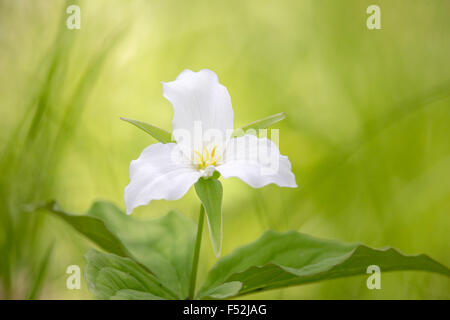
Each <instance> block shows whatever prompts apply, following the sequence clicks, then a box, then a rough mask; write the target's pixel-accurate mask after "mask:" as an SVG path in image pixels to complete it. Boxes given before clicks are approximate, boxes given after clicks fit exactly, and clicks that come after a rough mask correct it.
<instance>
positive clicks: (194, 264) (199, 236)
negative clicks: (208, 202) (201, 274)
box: [188, 205, 205, 300]
mask: <svg viewBox="0 0 450 320" xmlns="http://www.w3.org/2000/svg"><path fill="white" fill-rule="evenodd" d="M204 217H205V208H203V205H200V215H199V217H198V226H197V238H196V239H195V247H194V257H193V260H192V269H191V281H190V283H189V296H188V299H190V300H192V299H194V294H195V282H196V280H197V266H198V258H199V256H200V245H201V244H202V232H203V220H204Z"/></svg>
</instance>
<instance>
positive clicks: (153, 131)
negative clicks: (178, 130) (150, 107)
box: [120, 117, 173, 143]
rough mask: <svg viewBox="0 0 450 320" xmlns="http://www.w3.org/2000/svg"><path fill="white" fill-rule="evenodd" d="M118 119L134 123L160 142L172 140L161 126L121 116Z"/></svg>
mask: <svg viewBox="0 0 450 320" xmlns="http://www.w3.org/2000/svg"><path fill="white" fill-rule="evenodd" d="M120 119H122V120H123V121H126V122H129V123H131V124H133V125H135V126H136V127H138V128H139V129H142V130H144V131H145V132H146V133H148V134H149V135H151V136H152V137H153V138H155V139H156V140H158V141H159V142H162V143H170V142H173V141H172V134H171V133H170V132H168V131H166V130H164V129H161V128H158V127H156V126H154V125H151V124H149V123H145V122H141V121H137V120H132V119H127V118H123V117H121V118H120Z"/></svg>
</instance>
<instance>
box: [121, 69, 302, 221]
mask: <svg viewBox="0 0 450 320" xmlns="http://www.w3.org/2000/svg"><path fill="white" fill-rule="evenodd" d="M162 84H163V96H164V97H165V98H166V99H167V100H169V101H170V102H171V104H172V106H173V109H174V115H173V121H172V124H173V138H174V140H175V141H176V143H166V144H163V143H156V144H153V145H150V146H149V147H147V148H145V149H144V151H143V152H142V153H141V155H140V156H139V158H138V159H137V160H134V161H131V164H130V184H129V185H128V186H127V187H126V188H125V206H126V209H127V213H128V214H130V213H131V212H132V211H133V209H134V208H136V207H138V206H141V205H145V204H148V203H149V202H150V201H151V200H157V199H166V200H177V199H179V198H181V197H182V196H183V195H184V194H185V193H186V192H187V191H188V190H189V189H190V188H191V186H192V185H193V184H195V183H196V182H197V180H198V179H200V178H201V177H204V178H208V177H210V176H211V175H212V174H213V173H214V172H215V171H218V172H219V173H220V174H221V175H222V176H223V177H224V178H229V177H237V178H239V179H241V180H242V181H244V182H246V183H247V184H249V185H250V186H252V187H254V188H260V187H263V186H265V185H267V184H270V183H274V184H277V185H278V186H280V187H297V184H296V182H295V176H294V174H293V173H292V172H291V163H290V162H289V160H288V158H287V157H286V156H282V155H280V152H279V150H278V148H277V146H276V145H275V144H274V143H273V142H272V141H270V140H268V139H267V138H257V137H256V136H255V135H248V134H247V135H244V136H241V137H237V138H232V137H231V134H232V132H233V108H232V106H231V99H230V95H229V94H228V91H227V89H226V88H225V87H224V86H223V85H221V84H220V83H219V80H218V78H217V75H216V74H215V73H214V72H213V71H211V70H206V69H205V70H201V71H199V72H193V71H191V70H184V71H183V72H181V73H180V75H179V76H178V77H177V79H176V80H175V81H172V82H167V83H164V82H163V83H162Z"/></svg>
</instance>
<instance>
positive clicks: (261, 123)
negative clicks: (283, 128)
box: [232, 112, 286, 137]
mask: <svg viewBox="0 0 450 320" xmlns="http://www.w3.org/2000/svg"><path fill="white" fill-rule="evenodd" d="M284 118H286V114H285V113H284V112H281V113H277V114H274V115H271V116H269V117H266V118H263V119H260V120H256V121H253V122H251V123H249V124H247V125H245V126H243V127H241V128H239V129H236V130H234V132H233V134H232V137H240V136H243V135H244V134H245V132H246V131H247V130H259V129H266V128H268V127H270V126H271V125H273V124H275V123H277V122H280V121H281V120H283V119H284Z"/></svg>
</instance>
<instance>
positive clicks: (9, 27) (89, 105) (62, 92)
mask: <svg viewBox="0 0 450 320" xmlns="http://www.w3.org/2000/svg"><path fill="white" fill-rule="evenodd" d="M70 4H78V5H79V6H80V7H81V29H80V30H68V29H67V28H66V24H65V23H66V19H67V17H68V14H66V12H65V11H66V8H67V6H68V5H70ZM371 4H378V5H379V6H380V8H381V24H382V30H368V29H367V27H366V19H367V17H368V15H367V14H366V8H367V7H368V6H369V5H371ZM449 12H450V2H449V1H446V0H442V1H440V0H433V1H426V0H417V1H411V0H394V1H393V0H389V1H388V0H377V1H376V3H374V1H372V0H370V1H366V0H346V1H334V0H329V1H325V0H320V1H316V0H309V1H300V0H292V1H256V0H250V1H237V0H228V1H209V0H201V1H197V0H191V1H181V0H165V1H156V0H150V1H143V0H114V1H111V0H110V1H106V0H90V1H63V0H48V1H33V0H0V148H1V154H0V197H1V203H0V205H1V206H0V250H1V251H0V297H1V298H32V299H36V298H41V299H80V298H83V299H84V298H86V299H90V298H92V296H91V295H90V293H89V292H88V290H87V287H86V283H85V282H84V279H83V281H82V286H81V290H68V289H66V278H67V276H68V275H66V273H65V271H66V268H67V266H68V265H72V264H77V265H80V266H81V267H82V266H83V265H84V261H83V254H84V253H85V252H86V250H87V249H88V248H89V247H91V246H92V244H91V243H89V242H88V241H87V240H85V239H84V238H82V237H81V236H80V235H78V234H77V233H76V232H75V231H74V230H72V229H71V228H70V227H68V226H66V225H65V224H64V223H63V222H62V221H60V220H58V219H57V218H54V217H53V216H49V215H47V214H45V213H44V212H40V213H31V212H29V211H30V210H29V209H30V207H31V206H32V205H33V204H36V203H39V202H41V201H47V200H49V199H57V200H58V201H59V202H60V204H61V206H62V207H63V208H66V209H67V210H69V211H72V212H76V213H83V212H85V211H86V210H87V209H88V208H89V206H90V204H91V203H92V202H93V201H94V200H96V199H107V200H110V201H112V202H114V203H116V204H117V205H119V206H120V207H122V208H123V207H124V204H123V189H124V187H125V186H126V185H127V184H128V181H129V180H128V166H129V163H130V161H131V160H132V159H136V158H137V157H138V156H139V154H140V152H141V151H142V150H143V148H144V147H146V146H148V145H149V144H151V143H154V142H155V140H153V138H151V137H150V136H148V135H146V134H145V133H143V132H142V131H140V130H138V129H136V128H135V127H133V126H131V125H130V124H128V123H125V122H123V121H121V120H120V119H119V117H121V116H124V117H129V118H132V119H138V120H141V121H146V122H149V123H152V124H155V125H158V126H160V127H163V128H165V129H167V130H171V118H172V108H171V105H170V104H169V102H168V101H166V100H165V99H164V98H163V97H162V87H161V84H160V81H171V80H174V79H175V78H176V76H177V75H178V74H179V73H180V72H181V71H182V70H184V69H187V68H189V69H192V70H195V71H198V70H200V69H203V68H209V69H212V70H214V71H215V72H216V73H217V74H218V76H219V79H220V81H221V82H222V83H223V84H224V85H225V86H226V87H227V88H228V90H229V92H230V95H231V98H232V102H233V107H234V112H235V126H236V127H238V126H241V125H244V124H247V123H248V122H251V121H253V120H256V119H259V118H262V117H265V116H268V115H271V114H274V113H278V112H286V114H287V118H286V119H285V120H284V121H282V122H281V123H279V124H277V125H276V126H275V127H277V128H279V129H280V149H281V152H282V153H283V154H286V155H288V156H289V158H290V160H291V162H292V165H293V171H294V173H295V175H296V177H297V183H298V184H299V188H297V189H287V188H286V189H283V188H278V187H276V186H267V187H264V188H262V189H252V188H250V187H248V186H247V185H245V184H244V183H243V182H241V181H240V180H237V179H229V180H225V181H224V182H223V183H224V191H225V192H224V206H223V208H224V209H223V214H224V248H223V254H227V253H229V252H231V251H232V250H233V249H234V248H236V247H237V246H239V245H243V244H245V243H247V242H250V241H252V240H255V239H256V238H257V237H258V236H259V235H261V234H262V233H263V231H264V230H266V229H268V228H270V229H274V230H279V231H283V230H289V229H295V230H298V231H300V232H304V233H308V234H312V235H314V236H318V237H323V238H331V239H338V240H342V241H350V242H363V243H365V244H368V245H370V246H374V247H383V246H387V245H390V246H395V247H397V248H399V249H400V250H401V251H403V252H404V253H408V254H415V253H427V254H428V255H430V256H431V257H433V258H435V259H437V260H439V261H441V262H443V263H444V264H446V265H447V266H448V265H450V250H449V249H450V241H449V240H450V228H449V226H450V218H449V213H450V143H449V138H450V63H449V57H450V37H449V34H450V33H449V31H450V19H449ZM198 206H199V204H198V200H197V199H196V196H195V192H194V191H193V190H191V191H190V192H189V193H188V195H187V196H186V197H184V198H183V199H181V200H179V201H174V202H167V201H154V202H152V203H151V204H150V205H149V206H146V207H141V208H139V209H137V210H135V212H134V213H133V215H134V216H135V217H136V218H137V219H150V218H153V217H158V216H161V215H162V214H164V213H165V212H167V211H168V210H169V209H171V208H176V209H179V210H180V211H182V212H183V213H184V214H186V215H188V216H191V217H192V218H194V219H196V217H197V214H198ZM205 239H206V238H205ZM214 262H215V257H214V255H213V253H212V249H211V247H210V244H209V241H206V240H205V241H203V244H202V252H201V262H200V269H199V280H200V281H201V280H202V279H204V278H205V274H206V271H207V270H208V268H209V267H211V266H212V265H213V264H214ZM366 279H367V277H366V276H359V277H352V278H346V279H339V280H333V281H328V282H323V283H319V284H311V285H306V286H301V287H294V288H289V289H284V290H275V291H271V292H267V293H262V294H257V295H252V296H248V298H255V299H259V298H274V299H303V298H308V299H331V298H333V299H435V298H437V299H449V298H450V280H449V279H448V278H444V277H442V276H439V275H433V274H428V273H424V272H395V273H388V274H383V273H382V283H381V285H382V289H381V290H368V289H367V287H366Z"/></svg>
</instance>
